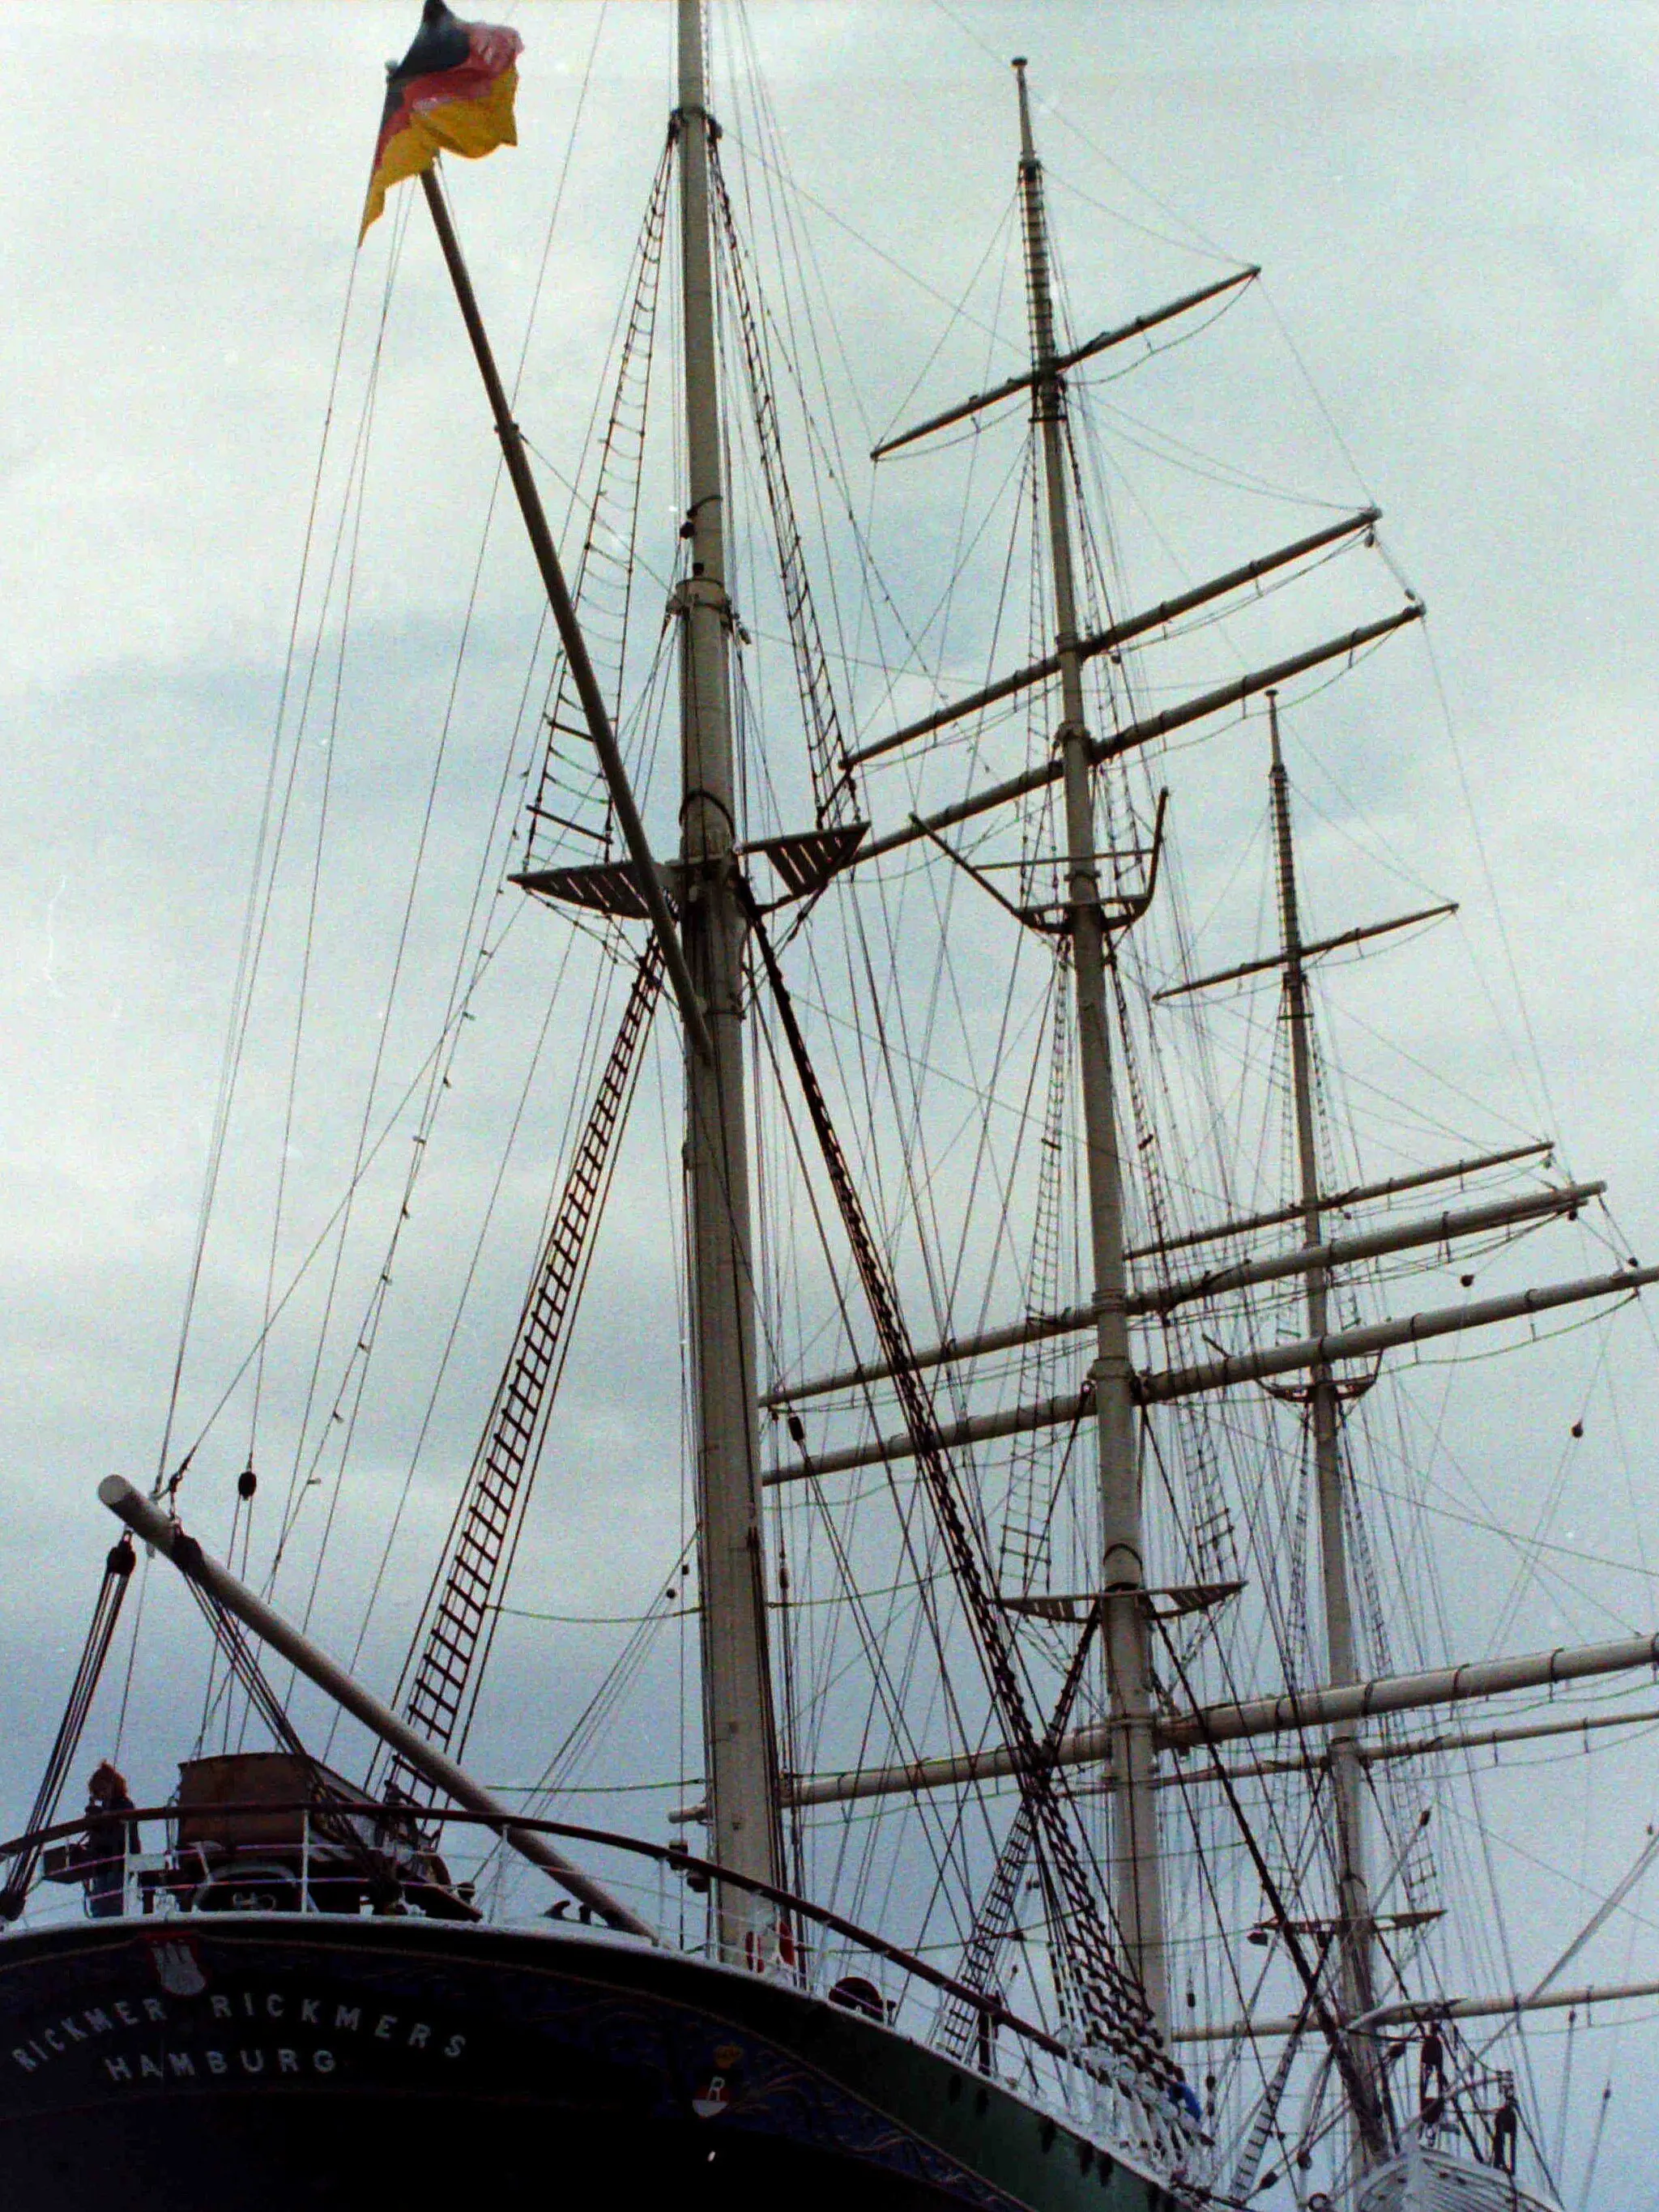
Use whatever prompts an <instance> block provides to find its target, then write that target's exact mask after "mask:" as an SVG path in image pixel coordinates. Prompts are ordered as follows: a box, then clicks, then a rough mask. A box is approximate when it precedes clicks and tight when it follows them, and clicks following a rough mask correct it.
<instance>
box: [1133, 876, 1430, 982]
mask: <svg viewBox="0 0 1659 2212" xmlns="http://www.w3.org/2000/svg"><path fill="white" fill-rule="evenodd" d="M1456 911H1457V902H1456V900H1455V899H1443V900H1442V901H1441V902H1440V903H1439V905H1438V906H1425V907H1419V908H1418V909H1417V911H1416V912H1415V913H1414V914H1397V915H1394V916H1393V917H1392V918H1391V919H1390V920H1389V921H1367V922H1362V923H1361V924H1360V926H1359V927H1358V929H1344V930H1341V931H1340V932H1339V933H1338V934H1337V935H1336V936H1334V937H1317V938H1316V939H1314V941H1313V943H1312V944H1311V945H1301V946H1299V947H1298V948H1297V958H1298V959H1300V960H1317V959H1320V958H1321V957H1322V956H1323V955H1324V954H1325V953H1327V952H1341V951H1346V948H1347V947H1348V946H1349V945H1364V944H1367V943H1368V942H1369V941H1370V939H1372V938H1373V937H1390V936H1392V935H1393V933H1394V932H1395V930H1396V929H1412V928H1414V927H1416V926H1417V924H1418V923H1419V922H1423V921H1443V920H1444V919H1445V917H1446V916H1447V915H1449V914H1455V913H1456ZM1288 959H1289V956H1288V954H1286V953H1284V952H1269V953H1267V954H1266V955H1265V956H1264V957H1262V958H1261V959H1260V960H1241V961H1240V962H1239V963H1238V965H1237V967H1236V968H1218V969H1217V970H1216V972H1215V973H1214V975H1194V977H1193V979H1192V981H1190V982H1187V983H1171V984H1170V987H1169V988H1168V990H1167V991H1154V992H1153V994H1152V1003H1153V1004H1154V1005H1155V1006H1163V1005H1164V1003H1165V1001H1166V1000H1170V999H1184V998H1186V997H1187V996H1188V994H1190V993H1192V992H1194V991H1208V990H1211V989H1212V988H1213V987H1214V986H1215V985H1216V984H1218V983H1239V982H1243V980H1244V978H1245V977H1246V976H1247V975H1267V974H1268V973H1269V971H1270V970H1271V969H1275V968H1283V967H1285V965H1286V964H1287V962H1288Z"/></svg>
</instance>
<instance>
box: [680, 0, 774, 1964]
mask: <svg viewBox="0 0 1659 2212" xmlns="http://www.w3.org/2000/svg"><path fill="white" fill-rule="evenodd" d="M678 34H679V107H678V113H677V116H676V118H675V123H676V127H677V129H678V137H679V165H680V269H681V284H682V295H683V306H684V349H685V429H686V459H687V478H688V497H687V501H686V517H685V532H686V543H687V547H688V550H689V553H690V574H688V576H687V577H686V579H685V580H684V582H683V583H682V584H681V586H680V587H679V590H678V593H677V595H676V601H675V605H676V609H677V611H678V616H679V620H680V648H681V662H680V667H681V686H682V690H681V702H682V703H681V742H682V761H683V773H684V800H683V804H682V808H681V817H680V819H681V840H682V842H681V866H682V874H681V893H680V932H681V937H682V940H683V942H684V946H685V956H686V962H687V964H688V966H689V967H690V970H691V975H692V977H693V980H694V981H695V982H696V988H697V991H698V994H699V995H700V997H701V998H702V1004H703V1009H704V1015H705V1018H706V1020H707V1023H708V1031H709V1036H710V1037H711V1040H712V1042H713V1047H714V1049H713V1052H712V1054H710V1055H709V1056H708V1058H706V1059H705V1058H702V1057H701V1056H700V1055H699V1054H697V1053H696V1052H695V1051H689V1052H688V1053H687V1054H686V1060H685V1079H686V1155H685V1158H686V1212H687V1220H688V1233H689V1243H690V1303H691V1338H692V1358H693V1361H694V1383H695V1391H696V1500H697V1533H698V1559H699V1568H700V1572H701V1579H702V1616H701V1620H702V1686H703V1727H704V1735H705V1741H706V1758H707V1766H706V1771H707V1774H708V1793H709V1802H710V1823H709V1857H711V1858H712V1859H714V1861H715V1862H716V1863H718V1864H719V1865H720V1866H723V1867H729V1868H730V1869H732V1872H733V1873H734V1874H740V1875H745V1876H746V1877H747V1878H748V1879H750V1881H763V1882H769V1883H772V1884H774V1885H775V1884H776V1883H777V1882H778V1881H779V1878H780V1874H781V1863H780V1861H781V1851H780V1832H779V1821H778V1796H777V1758H776V1735H775V1726H774V1721H773V1711H772V1686H771V1671H770V1666H769V1656H768V1650H767V1634H766V1602H765V1586H764V1575H763V1559H762V1551H761V1516H760V1495H761V1492H760V1452H759V1435H758V1425H757V1419H758V1417H757V1407H756V1368H755V1295H754V1267H753V1244H752V1240H751V1237H750V1204H749V1135H748V1123H747V1106H746V1101H745V1097H744V1066H743V951H744V922H743V917H742V914H741V911H740V909H739V907H738V898H737V877H736V869H737V866H738V863H737V861H736V860H735V859H734V857H733V848H734V847H735V845H736V843H737V842H738V835H737V832H738V824H737V787H736V778H735V775H734V774H733V766H732V708H731V685H730V671H729V669H728V665H727V655H728V653H729V652H730V649H731V630H732V605H731V601H730V599H728V597H727V595H726V508H725V487H724V485H723V483H722V482H721V473H720V388H719V382H718V371H717V362H716V355H715V339H714V252H713V243H712V229H711V224H710V219H709V194H708V144H709V137H710V134H711V133H712V132H713V131H714V129H715V125H714V121H713V118H711V117H710V115H709V113H708V106H707V100H706V94H705V90H704V76H703V11H702V4H701V0H679V13H678ZM756 1912H757V1906H756V1905H755V1904H754V1901H753V1900H752V1899H750V1898H748V1897H747V1896H745V1895H744V1893H741V1892H738V1891H735V1890H726V1891H725V1892H723V1893H722V1895H721V1899H720V1944H721V1948H722V1950H723V1951H724V1952H725V1954H726V1956H728V1957H741V1956H742V1955H743V1954H744V1936H746V1934H747V1933H748V1932H749V1930H750V1927H751V1925H752V1923H753V1921H754V1917H755V1914H756Z"/></svg>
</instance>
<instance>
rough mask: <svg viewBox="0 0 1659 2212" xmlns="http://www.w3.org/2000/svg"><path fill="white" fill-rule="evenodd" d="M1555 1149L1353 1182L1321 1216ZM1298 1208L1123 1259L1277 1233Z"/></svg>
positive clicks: (1188, 1234) (1222, 1224)
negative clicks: (1263, 1232) (1257, 1233)
mask: <svg viewBox="0 0 1659 2212" xmlns="http://www.w3.org/2000/svg"><path fill="white" fill-rule="evenodd" d="M1554 1150H1555V1146H1554V1144H1553V1142H1552V1141H1550V1140H1549V1139H1546V1138H1539V1139H1535V1140H1534V1142H1533V1143H1531V1144H1527V1145H1511V1146H1510V1147H1509V1149H1508V1151H1506V1152H1477V1153H1475V1154H1474V1157H1473V1158H1470V1159H1467V1160H1449V1161H1448V1162H1447V1163H1446V1164H1445V1166H1444V1167H1438V1168H1419V1169H1418V1170H1416V1172H1415V1173H1414V1174H1412V1175H1403V1176H1389V1178H1388V1180H1387V1181H1386V1182H1364V1183H1356V1184H1354V1185H1353V1186H1352V1188H1350V1189H1347V1190H1339V1191H1333V1192H1330V1193H1328V1194H1327V1196H1326V1199H1325V1211H1326V1212H1327V1213H1346V1212H1348V1211H1349V1210H1350V1208H1352V1207H1353V1206H1364V1205H1367V1204H1369V1202H1370V1200H1372V1199H1374V1198H1396V1197H1398V1196H1399V1195H1400V1194H1401V1192H1402V1191H1407V1190H1422V1189H1425V1188H1426V1187H1427V1186H1428V1185H1429V1184H1431V1183H1437V1182H1465V1181H1467V1179H1468V1177H1469V1176H1474V1175H1482V1174H1484V1173H1485V1172H1486V1170H1487V1169H1488V1168H1506V1167H1512V1166H1514V1165H1515V1164H1516V1163H1517V1162H1518V1161H1521V1160H1535V1159H1540V1158H1545V1157H1546V1156H1547V1154H1549V1153H1551V1152H1553V1151H1554ZM1301 1218H1302V1208H1301V1207H1300V1206H1277V1207H1275V1208H1274V1210H1273V1212H1271V1213H1243V1214H1238V1215H1237V1216H1235V1217H1234V1218H1233V1219H1231V1221H1213V1222H1211V1223H1210V1224H1209V1225H1207V1226H1206V1228H1203V1229H1183V1230H1182V1231H1181V1232H1180V1234H1179V1235H1177V1236H1175V1237H1160V1238H1159V1239H1158V1242H1157V1243H1155V1244H1132V1245H1131V1246H1130V1248H1129V1249H1128V1251H1127V1253H1126V1254H1125V1255H1124V1257H1125V1258H1126V1259H1128V1260H1156V1259H1158V1258H1160V1257H1161V1256H1162V1255H1163V1254H1164V1253H1166V1252H1185V1251H1188V1250H1190V1249H1191V1248H1192V1247H1193V1246H1194V1244H1218V1243H1220V1242H1221V1240H1222V1239H1223V1238H1224V1237H1249V1236H1253V1235H1254V1234H1255V1231H1257V1230H1258V1229H1277V1228H1278V1227H1279V1225H1280V1224H1281V1223H1283V1222H1286V1221H1299V1220H1300V1219H1301Z"/></svg>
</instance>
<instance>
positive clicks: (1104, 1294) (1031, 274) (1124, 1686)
mask: <svg viewBox="0 0 1659 2212" xmlns="http://www.w3.org/2000/svg"><path fill="white" fill-rule="evenodd" d="M1014 73H1015V76H1017V78H1018V82H1019V191H1020V200H1021V204H1022V207H1023V210H1024V220H1025V265H1026V277H1027V282H1028V284H1029V287H1030V307H1031V331H1032V369H1033V384H1032V389H1033V392H1034V395H1035V398H1036V420H1037V425H1038V428H1039V431H1040V433H1041V436H1042V465H1043V478H1044V485H1045V489H1046V492H1047V495H1048V548H1049V566H1050V568H1051V570H1052V573H1053V578H1054V647H1055V653H1056V655H1057V658H1058V659H1059V662H1060V711H1061V720H1060V730H1059V732H1058V741H1059V744H1060V750H1061V756H1062V758H1063V760H1064V763H1065V782H1064V791H1065V799H1066V899H1067V904H1068V907H1069V908H1070V920H1071V932H1072V964H1073V973H1074V975H1075V978H1076V989H1077V1017H1078V1050H1079V1061H1080V1071H1081V1077H1082V1091H1083V1122H1084V1139H1085V1155H1086V1162H1087V1182H1088V1200H1089V1234H1090V1258H1091V1263H1092V1267H1093V1272H1094V1295H1095V1312H1096V1316H1097V1321H1096V1342H1095V1362H1094V1365H1093V1367H1092V1368H1091V1370H1090V1377H1091V1382H1092V1383H1093V1385H1094V1402H1095V1425H1096V1431H1097V1441H1098V1446H1099V1454H1100V1500H1101V1522H1102V1529H1101V1534H1102V1551H1103V1568H1104V1571H1103V1579H1102V1590H1103V1595H1102V1599H1101V1604H1102V1607H1103V1619H1102V1629H1103V1643H1104V1645H1105V1651H1106V1674H1107V1690H1108V1695H1109V1699H1110V1705H1111V1713H1112V1718H1113V1720H1114V1721H1115V1723H1117V1727H1116V1729H1115V1734H1114V1739H1113V1743H1114V1759H1115V1763H1116V1765H1117V1775H1116V1782H1117V1787H1116V1789H1115V1790H1114V1791H1113V1794H1112V1806H1113V1838H1112V1882H1111V1889H1112V1904H1113V1908H1114V1911H1115V1915H1116V1918H1117V1923H1118V1926H1119V1928H1120V1929H1121V1931H1122V1934H1123V1938H1124V1942H1125V1943H1126V1945H1127V1948H1128V1951H1129V1954H1130V1956H1131V1958H1132V1959H1133V1963H1134V1967H1135V1971H1136V1972H1137V1973H1138V1975H1139V1978H1140V1984H1141V1987H1142V1988H1143V1989H1144V1990H1145V1991H1146V2001H1147V2003H1148V2005H1149V2007H1150V2008H1151V2010H1152V2020H1153V2022H1154V2024H1155V2025H1156V2026H1157V2027H1158V2029H1159V2030H1160V2031H1164V2030H1165V2029H1166V2028H1167V2024H1168V2017H1169V2002H1168V1979H1169V1975H1168V1968H1167V1966H1166V1964H1165V1960H1164V1889H1163V1875H1162V1869H1161V1867H1160V1864H1159V1860H1158V1822H1157V1809H1156V1801H1155V1799H1154V1797H1153V1795H1152V1779H1153V1778H1152V1766H1153V1745H1152V1653H1151V1650H1150V1630H1149V1625H1148V1616H1147V1611H1146V1568H1145V1560H1144V1549H1143V1537H1142V1533H1141V1511H1140V1468H1139V1457H1138V1455H1137V1453H1136V1449H1135V1416H1134V1403H1133V1397H1132V1395H1131V1392H1132V1389H1133V1373H1132V1370H1131V1367H1130V1364H1129V1326H1128V1320H1127V1313H1126V1309H1125V1299H1126V1297H1127V1276H1126V1270H1125V1264H1124V1258H1123V1171H1122V1163H1121V1155H1120V1152H1119V1149H1118V1137H1117V1109H1116V1105H1115V1100H1114V1097H1113V1083H1112V1042H1111V1031H1110V1029H1109V1024H1108V1018H1107V1010H1106V923H1105V917H1104V915H1103V912H1102V909H1101V902H1100V864H1099V854H1098V852H1097V848H1096V842H1095V796H1094V770H1093V766H1092V763H1091V759H1090V754H1089V732H1088V728H1087V726H1086V723H1085V719H1084V697H1083V663H1082V659H1081V658H1080V656H1079V652H1078V625H1077V587H1076V580H1075V575H1074V568H1073V554H1072V518H1071V503H1070V491H1069V485H1068V481H1067V466H1066V464H1067V459H1068V454H1067V451H1066V435H1065V424H1066V392H1065V386H1064V383H1063V381H1062V380H1061V377H1060V370H1059V368H1058V365H1057V363H1058V349H1057V348H1056V346H1055V343H1054V295H1053V291H1052V289H1051V286H1050V283H1049V275H1048V224H1047V220H1046V217H1045V215H1044V210H1043V204H1042V163H1041V162H1040V161H1038V160H1037V157H1036V145H1035V143H1033V140H1032V136H1031V104H1030V94H1028V92H1027V90H1026V86H1025V64H1024V61H1016V62H1015V64H1014Z"/></svg>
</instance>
